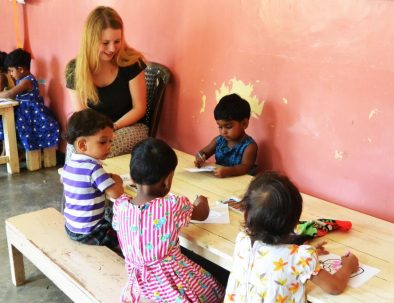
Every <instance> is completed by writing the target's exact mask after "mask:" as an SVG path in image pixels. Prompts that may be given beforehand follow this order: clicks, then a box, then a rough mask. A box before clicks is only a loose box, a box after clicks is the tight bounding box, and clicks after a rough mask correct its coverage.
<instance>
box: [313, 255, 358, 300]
mask: <svg viewBox="0 0 394 303" xmlns="http://www.w3.org/2000/svg"><path fill="white" fill-rule="evenodd" d="M357 269H358V259H357V257H356V256H355V255H353V254H351V253H349V255H347V256H344V257H342V268H341V269H340V270H338V271H337V272H336V273H335V274H333V275H331V274H330V273H328V272H327V271H325V270H324V269H321V270H320V271H319V273H318V274H317V275H315V276H312V277H311V281H312V282H313V283H315V284H316V285H317V286H319V287H320V288H321V289H323V290H324V291H325V292H327V293H329V294H332V295H339V294H340V293H342V292H343V291H344V290H345V288H346V286H347V283H348V281H349V278H350V275H351V274H352V273H354V272H356V271H357Z"/></svg>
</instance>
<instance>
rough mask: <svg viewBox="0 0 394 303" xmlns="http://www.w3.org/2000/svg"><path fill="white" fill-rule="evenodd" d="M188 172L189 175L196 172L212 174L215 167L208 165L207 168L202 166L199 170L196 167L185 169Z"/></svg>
mask: <svg viewBox="0 0 394 303" xmlns="http://www.w3.org/2000/svg"><path fill="white" fill-rule="evenodd" d="M185 170H187V171H188V172H191V173H198V172H213V171H214V170H215V166H212V165H208V166H202V167H200V168H197V167H189V168H185Z"/></svg>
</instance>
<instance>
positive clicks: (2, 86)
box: [0, 51, 15, 92]
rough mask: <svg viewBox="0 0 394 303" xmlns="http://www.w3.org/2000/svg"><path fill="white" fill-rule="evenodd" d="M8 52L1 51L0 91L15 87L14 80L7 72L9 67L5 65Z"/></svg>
mask: <svg viewBox="0 0 394 303" xmlns="http://www.w3.org/2000/svg"><path fill="white" fill-rule="evenodd" d="M6 57H7V53H5V52H2V51H0V92H2V91H4V90H9V89H10V88H11V87H14V86H15V85H14V81H13V80H12V78H11V76H10V75H9V74H8V72H7V67H6V66H5V65H4V62H5V58H6Z"/></svg>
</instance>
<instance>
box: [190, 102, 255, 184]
mask: <svg viewBox="0 0 394 303" xmlns="http://www.w3.org/2000/svg"><path fill="white" fill-rule="evenodd" d="M214 116H215V120H216V123H217V124H218V127H219V134H220V135H219V136H217V137H215V138H214V139H213V140H212V141H211V142H210V143H209V144H208V145H207V146H205V147H204V148H203V149H202V150H200V151H199V152H198V153H197V155H196V160H195V162H194V163H195V165H196V166H197V167H201V166H202V165H203V164H204V162H205V161H206V160H207V159H209V157H211V156H212V155H213V154H215V159H216V164H219V165H221V166H223V167H218V168H216V169H215V171H214V175H215V176H216V177H221V178H222V177H230V176H240V175H244V174H246V173H249V174H253V173H254V169H255V167H256V165H255V161H256V156H257V144H256V142H255V141H254V140H253V139H252V137H250V136H248V135H247V134H246V133H245V129H246V128H247V127H248V125H249V118H250V105H249V103H248V102H247V101H246V100H244V99H242V98H241V97H240V96H238V95H237V94H231V95H227V96H224V97H223V98H222V99H220V101H219V103H218V104H217V105H216V107H215V110H214Z"/></svg>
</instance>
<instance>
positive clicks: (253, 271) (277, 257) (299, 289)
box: [224, 173, 358, 303]
mask: <svg viewBox="0 0 394 303" xmlns="http://www.w3.org/2000/svg"><path fill="white" fill-rule="evenodd" d="M243 203H244V207H245V225H244V226H245V230H244V231H241V232H240V233H239V234H238V236H237V240H236V246H235V250H234V266H233V269H232V271H231V274H230V277H229V281H228V284H227V289H226V297H225V301H224V302H238V303H241V302H242V303H245V302H267V303H268V302H269V303H271V302H295V303H300V302H306V298H305V296H306V295H305V284H306V282H307V280H309V279H311V280H312V281H313V282H314V283H315V284H316V285H318V286H319V287H321V288H322V289H323V290H324V291H326V292H329V293H331V294H339V293H341V292H342V291H343V290H344V289H345V288H346V285H347V282H348V280H349V277H350V275H351V274H352V273H353V272H355V271H357V269H358V260H357V258H356V257H355V256H354V255H353V254H349V255H347V256H344V257H342V268H341V269H340V270H339V271H338V272H337V273H336V274H334V275H331V274H330V273H328V272H327V271H325V270H324V269H321V268H320V266H319V261H318V252H317V249H324V248H323V247H322V245H319V246H318V247H317V248H315V247H313V246H310V245H300V246H298V245H295V244H290V242H291V236H290V234H291V233H292V232H293V230H294V227H295V226H296V224H297V223H298V221H299V219H300V215H301V212H302V197H301V195H300V193H299V191H298V189H297V188H296V187H295V186H294V185H293V183H292V182H291V181H290V180H289V179H288V178H287V177H285V176H281V175H278V174H276V173H264V174H261V175H258V176H257V177H256V178H255V179H254V180H253V181H252V182H251V183H250V185H249V188H248V190H247V192H246V194H245V197H244V199H243Z"/></svg>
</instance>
